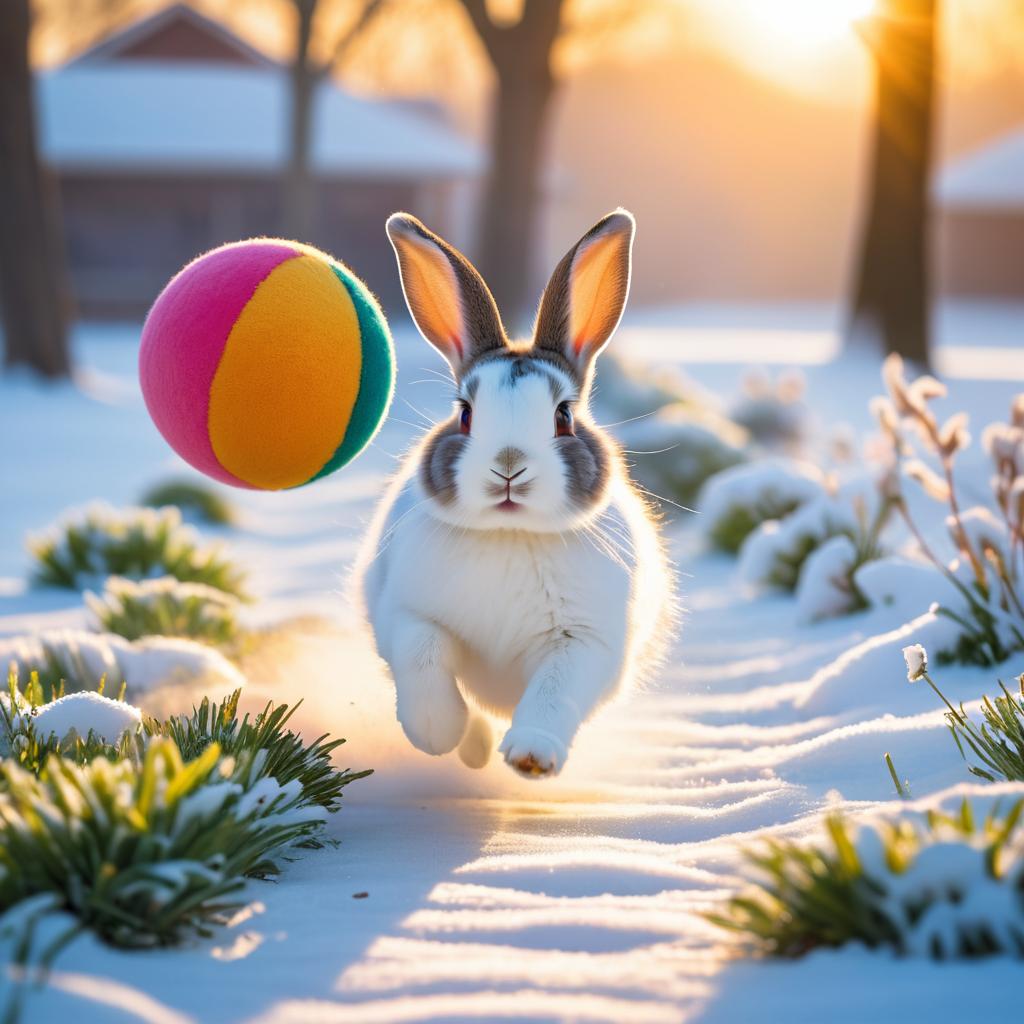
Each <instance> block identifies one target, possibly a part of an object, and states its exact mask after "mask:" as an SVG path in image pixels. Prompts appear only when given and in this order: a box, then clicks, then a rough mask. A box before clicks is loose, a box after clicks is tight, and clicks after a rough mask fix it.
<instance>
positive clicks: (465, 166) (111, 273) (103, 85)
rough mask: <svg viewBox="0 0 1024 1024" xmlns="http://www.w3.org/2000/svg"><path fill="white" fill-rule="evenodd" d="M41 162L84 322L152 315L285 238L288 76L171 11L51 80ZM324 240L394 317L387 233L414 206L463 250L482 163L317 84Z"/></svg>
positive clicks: (462, 145)
mask: <svg viewBox="0 0 1024 1024" xmlns="http://www.w3.org/2000/svg"><path fill="white" fill-rule="evenodd" d="M37 84H38V92H37V96H38V105H39V115H40V134H41V147H42V151H43V156H44V158H45V159H46V161H47V162H48V164H49V165H50V166H51V167H52V168H53V169H54V170H55V172H56V174H57V177H58V180H59V184H60V197H61V206H62V217H63V222H64V225H65V231H66V239H67V253H68V260H69V263H70V271H71V279H72V285H73V287H74V290H75V297H76V300H77V305H78V309H79V311H80V312H81V313H82V315H85V316H130V317H136V316H139V315H140V314H142V313H144V312H145V310H146V309H147V308H148V306H149V304H150V303H151V302H152V301H153V299H154V298H155V296H156V295H157V293H158V292H159V290H160V288H161V287H162V286H163V284H164V283H165V282H166V281H167V279H168V278H169V277H170V276H171V275H172V274H173V273H174V272H175V271H176V270H177V269H178V268H179V267H180V266H181V265H182V264H184V263H185V262H186V261H187V260H189V259H190V258H191V257H193V256H194V255H196V254H197V253H199V252H202V251H203V250H205V249H208V248H210V247H212V246H215V245H218V244H220V243H222V242H225V241H233V240H235V239H239V238H245V237H250V236H254V235H267V234H270V235H274V234H280V233H281V230H282V228H281V205H282V204H281V181H282V171H283V168H284V167H285V163H286V156H287V139H288V130H289V123H288V122H289V110H290V106H289V104H290V92H289V82H288V70H287V68H286V67H284V66H282V65H280V64H278V63H275V62H274V61H272V60H270V59H269V58H268V57H267V56H265V55H264V54H262V53H260V52H259V51H257V50H255V49H254V48H253V47H251V46H249V45H248V44H247V43H245V42H244V41H243V40H241V39H240V38H238V37H237V36H236V35H234V34H233V33H232V32H230V31H229V30H228V29H227V28H225V27H224V26H223V25H221V24H218V23H217V22H215V21H213V20H211V19H210V18H208V17H205V16H204V15H202V14H200V13H198V12H197V11H195V10H193V9H192V8H190V7H188V6H186V5H174V6H171V7H168V8H164V9H163V10H161V11H160V12H159V13H157V14H155V15H152V16H150V17H147V18H144V19H143V20H141V21H139V22H137V23H136V24H133V25H131V26H129V27H128V28H126V29H124V30H122V31H119V32H118V33H117V34H115V35H113V36H111V37H109V38H107V39H106V40H104V41H103V42H101V43H100V44H98V45H97V46H94V47H93V48H92V49H90V50H88V51H87V52H85V53H83V54H82V55H80V56H79V57H77V58H76V59H75V60H72V61H71V62H70V63H68V64H66V65H64V66H62V67H59V68H57V69H55V70H52V71H49V72H45V73H42V74H41V75H40V76H39V80H38V83H37ZM311 158H312V167H313V171H314V174H315V176H316V181H317V193H318V194H317V202H318V211H317V214H318V215H317V225H318V227H317V231H316V235H315V237H312V238H308V239H303V241H308V242H312V243H313V244H316V245H319V246H321V247H323V248H325V249H327V250H328V251H330V252H332V253H334V254H335V255H336V256H338V257H339V258H340V259H342V260H343V261H344V262H346V263H348V264H349V265H350V266H351V267H352V269H353V270H354V271H355V272H356V273H358V274H359V275H360V276H362V277H363V278H364V280H366V281H367V283H368V284H369V285H370V287H371V288H373V289H374V291H376V292H377V294H378V295H379V296H380V297H381V299H382V300H383V301H385V302H386V303H387V304H388V305H389V306H390V304H391V302H393V301H395V300H397V299H398V298H399V291H398V279H397V275H396V273H395V270H394V260H393V257H392V254H391V251H390V248H389V246H388V244H387V239H386V237H385V234H384V221H385V218H386V217H387V215H388V214H389V213H391V212H392V211H393V210H397V209H407V210H410V211H412V212H414V213H417V214H418V215H419V216H422V217H424V218H425V219H428V220H429V221H430V223H431V224H434V225H438V228H439V230H442V231H446V232H449V233H450V234H451V235H452V236H453V237H455V238H459V236H460V233H462V232H464V231H465V225H466V223H467V221H468V218H467V215H466V204H467V203H468V202H469V196H470V194H471V192H472V188H473V185H474V182H475V181H476V180H477V179H478V178H479V176H480V174H481V172H482V168H483V164H484V157H483V155H482V153H481V151H480V149H479V148H478V147H477V146H476V144H475V143H473V142H471V141H469V140H467V139H465V138H463V137H462V136H460V135H459V134H458V133H457V132H456V131H454V130H453V128H452V127H451V126H450V125H448V124H447V123H446V122H445V120H444V118H443V117H442V116H441V115H440V114H439V113H438V112H437V111H435V110H432V109H431V108H430V107H429V105H424V104H416V105H413V104H405V103H402V102H397V101H380V100H374V99H367V98H363V97H359V96H355V95H353V94H351V93H349V92H347V91H346V90H344V89H343V88H341V87H339V86H338V85H337V84H336V83H334V82H331V81H325V82H323V83H321V84H320V85H319V87H318V91H317V93H316V95H315V98H314V108H313V145H312V154H311Z"/></svg>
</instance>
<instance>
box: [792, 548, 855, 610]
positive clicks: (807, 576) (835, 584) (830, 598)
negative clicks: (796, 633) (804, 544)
mask: <svg viewBox="0 0 1024 1024" xmlns="http://www.w3.org/2000/svg"><path fill="white" fill-rule="evenodd" d="M856 562H857V548H856V547H855V546H854V543H853V541H852V540H850V538H849V537H847V536H844V535H842V534H840V535H838V536H835V537H829V538H828V539H827V540H826V541H824V542H823V543H822V544H821V545H820V546H819V547H817V548H816V549H815V550H814V551H812V552H811V553H810V555H808V556H807V560H806V561H805V562H804V565H803V568H802V569H801V571H800V580H799V582H798V583H797V588H796V609H797V617H798V618H799V619H800V621H801V622H817V621H818V620H819V619H827V618H830V617H832V616H835V615H843V614H845V613H846V612H848V611H852V610H853V609H854V608H855V607H856V605H855V598H854V595H853V593H852V591H851V589H850V585H849V581H850V577H851V575H852V570H853V567H854V565H856Z"/></svg>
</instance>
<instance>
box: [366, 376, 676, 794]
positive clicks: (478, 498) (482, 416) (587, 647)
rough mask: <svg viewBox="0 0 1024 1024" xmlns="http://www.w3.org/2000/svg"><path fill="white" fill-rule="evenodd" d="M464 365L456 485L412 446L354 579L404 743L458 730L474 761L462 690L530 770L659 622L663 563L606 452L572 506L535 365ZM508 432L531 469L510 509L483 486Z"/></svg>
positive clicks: (565, 742)
mask: <svg viewBox="0 0 1024 1024" xmlns="http://www.w3.org/2000/svg"><path fill="white" fill-rule="evenodd" d="M474 375H475V376H476V377H477V378H478V379H479V385H478V390H477V392H476V395H475V401H474V417H473V427H472V433H471V435H470V437H469V438H468V439H467V440H468V445H467V449H466V451H465V453H464V454H463V455H462V457H461V458H460V460H459V463H458V466H457V476H456V479H457V489H458V496H457V498H456V500H455V501H454V502H453V503H451V504H450V505H444V504H441V503H440V502H438V501H436V500H434V499H432V498H431V497H429V496H428V495H427V494H426V493H424V490H423V487H422V485H421V482H420V480H419V477H418V470H419V466H420V460H421V457H422V452H423V445H422V444H421V445H420V446H419V447H418V448H416V449H414V450H413V452H412V453H411V454H410V455H409V456H408V457H407V458H406V460H405V462H404V464H403V467H402V469H401V471H400V473H399V475H398V477H397V478H396V479H395V481H394V482H393V483H392V485H391V487H390V489H389V491H388V493H387V494H386V496H385V497H384V499H383V501H382V503H381V505H380V508H379V509H378V512H377V515H376V517H375V519H374V522H373V524H372V526H371V528H370V531H369V534H368V536H367V538H366V542H365V545H364V548H363V552H362V557H361V558H360V560H359V565H358V570H357V579H358V580H359V581H360V583H361V590H362V597H363V599H364V601H365V608H366V613H367V615H368V617H369V621H370V623H371V625H372V627H373V631H374V634H375V636H376V640H377V648H378V651H379V653H380V655H381V657H382V658H383V659H384V660H385V661H386V662H387V663H388V665H389V666H390V667H391V670H392V673H393V676H394V680H395V688H396V694H397V710H398V718H399V721H400V722H401V724H402V727H403V729H404V730H405V733H406V735H407V736H408V738H409V740H410V741H411V742H412V743H413V745H414V746H416V747H418V748H419V749H420V750H423V751H426V752H427V753H431V754H445V753H448V752H449V751H451V750H453V749H454V748H455V747H457V746H459V744H460V743H461V742H462V741H463V737H464V736H466V737H467V739H472V741H473V746H474V748H475V750H474V754H475V756H473V758H472V760H474V761H476V762H479V761H480V760H481V758H480V756H479V750H478V748H479V730H477V729H476V728H475V727H473V726H471V718H470V710H469V707H468V706H467V698H468V699H469V701H470V702H472V703H473V704H476V705H478V706H479V707H481V708H483V709H485V710H487V711H490V712H492V713H495V714H497V715H500V716H502V717H505V718H511V727H510V728H509V730H508V732H507V733H506V734H505V737H504V739H503V740H502V742H501V745H500V750H501V751H502V752H503V753H504V755H505V759H506V760H507V761H509V762H510V763H513V764H517V765H520V766H521V765H522V764H524V763H529V761H530V759H532V763H533V764H534V765H536V767H535V768H534V769H533V773H535V774H548V773H549V772H557V771H559V770H560V769H561V768H562V766H563V765H564V763H565V760H566V757H567V755H568V751H569V747H570V746H571V744H572V741H573V738H574V737H575V735H576V732H577V730H578V729H579V727H580V725H581V724H582V723H583V722H584V721H586V719H587V718H588V717H589V716H590V715H591V714H592V713H593V711H594V710H595V709H596V708H597V707H598V706H599V705H600V704H602V703H603V702H604V701H606V700H608V699H609V698H611V697H612V696H613V695H614V694H616V693H617V692H618V691H620V690H621V689H622V688H623V687H624V686H625V685H626V684H627V682H628V681H629V680H631V679H633V678H635V677H636V675H637V672H638V670H639V668H640V667H641V666H642V665H643V664H644V658H645V656H646V654H647V653H648V652H650V651H651V650H652V647H653V644H652V641H654V640H655V639H657V638H656V637H655V635H654V634H655V633H656V631H657V630H658V629H659V628H663V627H664V625H665V616H664V614H663V613H664V611H665V609H666V608H667V606H668V602H669V599H670V585H669V574H668V571H667V569H666V565H665V560H664V555H663V553H662V549H661V543H660V540H659V537H658V533H657V530H656V527H655V525H654V523H653V522H652V521H651V519H650V516H649V514H648V511H647V509H646V506H645V505H644V503H643V502H642V500H641V499H640V498H639V497H638V495H637V494H636V492H635V491H634V490H633V488H632V486H631V485H630V484H629V482H628V480H627V479H625V478H624V477H623V475H621V471H620V469H619V468H618V467H617V466H616V468H615V469H614V470H613V473H612V479H611V482H610V486H609V489H608V493H607V496H606V501H605V503H604V504H603V505H601V506H598V507H597V508H596V509H595V508H591V509H590V510H588V511H587V512H586V513H581V512H580V511H579V510H578V509H576V508H575V507H574V506H573V505H572V504H571V502H570V501H569V498H568V495H567V492H566V480H565V471H564V466H563V463H562V460H561V458H560V456H559V455H558V453H557V451H556V449H555V440H554V437H553V420H552V410H553V408H554V405H555V404H556V403H555V402H554V401H553V399H552V395H551V391H550V388H549V384H548V382H547V380H545V379H543V378H541V377H526V378H523V379H522V380H520V381H518V382H517V383H516V386H515V387H509V386H508V381H507V377H508V367H507V364H506V363H504V362H503V361H496V362H493V363H486V364H484V365H482V366H481V367H480V368H479V369H477V370H475V371H472V372H471V373H470V374H469V377H468V378H467V379H472V377H473V376H474ZM569 386H570V382H569V381H568V379H567V378H566V387H567V388H568V387H569ZM506 445H515V446H517V447H518V448H520V449H522V450H523V451H525V452H526V454H527V459H526V465H527V467H528V469H527V473H526V474H524V479H530V480H532V481H533V483H532V486H531V489H530V491H529V493H528V494H527V495H526V496H525V497H523V498H522V499H521V500H522V502H523V505H524V507H523V508H520V509H516V510H512V511H501V510H499V509H497V508H496V507H495V506H496V499H495V497H494V496H493V495H490V494H488V492H487V490H486V485H487V484H488V483H493V480H494V477H493V476H492V475H491V474H490V469H491V467H492V466H493V465H494V464H495V462H494V460H495V456H496V453H497V452H498V451H499V450H500V449H501V448H503V447H504V446H506ZM464 760H467V761H469V760H470V758H469V757H465V756H464ZM484 760H486V758H484Z"/></svg>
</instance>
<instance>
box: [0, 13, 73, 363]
mask: <svg viewBox="0 0 1024 1024" xmlns="http://www.w3.org/2000/svg"><path fill="white" fill-rule="evenodd" d="M31 29H32V15H31V11H30V8H29V0H3V3H0V182H3V195H0V316H2V322H3V328H4V339H5V346H4V351H5V355H4V363H5V365H7V366H18V365H23V366H28V367H30V368H31V369H33V370H36V371H37V372H39V373H41V374H43V375H44V376H46V377H66V376H67V375H68V374H69V373H70V370H71V359H70V355H69V352H68V342H67V322H66V321H67V318H66V303H67V301H68V295H69V288H68V286H67V283H66V270H65V263H64V258H63V253H62V252H61V245H60V242H59V239H60V231H59V225H58V216H57V201H56V185H55V183H54V181H53V179H52V178H51V177H50V176H49V175H48V174H47V173H46V172H45V170H44V168H43V165H42V162H41V160H40V157H39V147H38V137H37V131H36V120H35V105H34V97H33V83H32V69H31V65H30V62H29V41H30V36H31Z"/></svg>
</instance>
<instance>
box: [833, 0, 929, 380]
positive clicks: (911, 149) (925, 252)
mask: <svg viewBox="0 0 1024 1024" xmlns="http://www.w3.org/2000/svg"><path fill="white" fill-rule="evenodd" d="M936 6H937V3H936V0H882V3H881V6H880V10H879V13H878V15H877V16H876V17H874V18H872V19H871V21H870V22H869V23H867V26H866V28H865V33H864V34H865V38H866V39H867V42H868V45H869V47H870V49H871V51H872V55H873V57H874V61H875V110H874V125H873V139H872V145H873V151H872V156H871V172H870V182H869V186H868V200H867V209H866V213H865V217H864V222H863V229H862V231H863V234H862V238H861V243H860V253H859V258H858V262H857V270H856V278H855V281H854V286H853V293H852V297H851V306H850V314H849V315H850V331H851V333H852V334H854V335H855V336H856V335H860V334H864V335H866V336H869V337H880V338H881V340H882V343H883V345H884V347H885V350H886V351H887V352H899V353H900V354H901V355H903V356H905V357H906V358H908V359H911V360H913V361H914V362H916V363H918V364H919V365H921V366H927V365H928V361H929V334H930V297H931V296H930V274H929V258H928V257H929V221H930V216H929V206H930V204H929V195H928V189H929V181H930V173H931V164H932V143H933V121H934V108H935V35H936Z"/></svg>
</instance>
